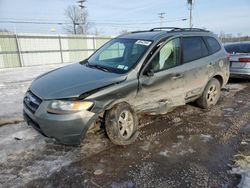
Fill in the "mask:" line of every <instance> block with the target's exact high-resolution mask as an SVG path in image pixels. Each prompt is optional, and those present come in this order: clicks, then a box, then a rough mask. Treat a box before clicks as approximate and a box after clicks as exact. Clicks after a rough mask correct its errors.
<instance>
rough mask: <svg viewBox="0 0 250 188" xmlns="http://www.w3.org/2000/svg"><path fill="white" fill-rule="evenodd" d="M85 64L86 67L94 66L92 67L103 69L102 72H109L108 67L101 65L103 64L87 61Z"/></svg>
mask: <svg viewBox="0 0 250 188" xmlns="http://www.w3.org/2000/svg"><path fill="white" fill-rule="evenodd" d="M85 65H86V66H87V67H94V68H97V69H99V70H102V71H104V72H109V70H108V69H106V68H105V67H103V66H100V65H97V64H90V63H89V62H87V63H85Z"/></svg>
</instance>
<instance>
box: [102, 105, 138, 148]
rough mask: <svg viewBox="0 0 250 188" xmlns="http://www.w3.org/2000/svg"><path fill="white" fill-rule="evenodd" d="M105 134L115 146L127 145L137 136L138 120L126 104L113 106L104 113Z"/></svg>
mask: <svg viewBox="0 0 250 188" xmlns="http://www.w3.org/2000/svg"><path fill="white" fill-rule="evenodd" d="M105 129H106V133H107V135H108V137H109V139H110V140H111V142H113V143H114V144H116V145H129V144H131V143H133V142H134V141H135V140H136V138H137V136H138V131H137V130H138V118H137V115H136V114H135V112H134V111H133V109H132V108H131V107H130V106H129V105H128V104H127V103H120V104H117V105H115V106H114V107H113V108H112V109H110V110H108V111H106V113H105Z"/></svg>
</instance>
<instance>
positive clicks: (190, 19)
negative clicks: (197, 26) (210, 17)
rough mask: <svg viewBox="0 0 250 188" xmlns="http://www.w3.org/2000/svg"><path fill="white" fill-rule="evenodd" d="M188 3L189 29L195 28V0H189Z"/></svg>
mask: <svg viewBox="0 0 250 188" xmlns="http://www.w3.org/2000/svg"><path fill="white" fill-rule="evenodd" d="M187 3H188V4H189V6H190V7H189V27H190V28H192V27H193V0H187Z"/></svg>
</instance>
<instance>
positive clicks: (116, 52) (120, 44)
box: [88, 38, 152, 73]
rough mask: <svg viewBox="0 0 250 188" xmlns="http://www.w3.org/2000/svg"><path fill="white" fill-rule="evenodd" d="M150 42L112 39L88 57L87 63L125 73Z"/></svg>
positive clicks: (138, 58)
mask: <svg viewBox="0 0 250 188" xmlns="http://www.w3.org/2000/svg"><path fill="white" fill-rule="evenodd" d="M151 43H152V42H151V41H146V40H137V39H124V38H117V39H113V40H111V41H110V42H108V43H107V44H105V45H104V46H103V47H102V48H101V49H99V50H98V51H97V52H96V53H94V54H93V55H92V56H91V57H90V58H89V59H88V65H89V66H98V67H101V68H104V69H106V70H108V71H110V72H115V73H126V72H128V71H129V70H130V69H131V68H132V67H133V66H134V65H135V64H136V63H137V62H138V61H139V60H140V58H141V57H142V56H143V54H144V53H145V52H146V50H147V49H148V48H149V46H150V45H151Z"/></svg>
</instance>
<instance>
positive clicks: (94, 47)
mask: <svg viewBox="0 0 250 188" xmlns="http://www.w3.org/2000/svg"><path fill="white" fill-rule="evenodd" d="M93 49H94V51H95V50H96V46H95V36H93Z"/></svg>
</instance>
